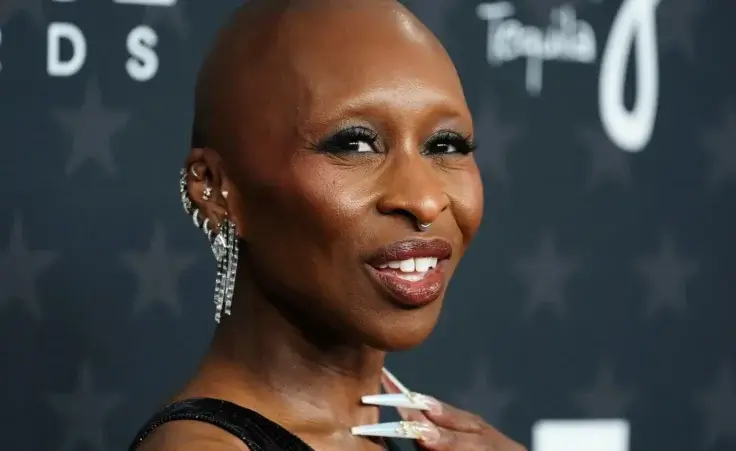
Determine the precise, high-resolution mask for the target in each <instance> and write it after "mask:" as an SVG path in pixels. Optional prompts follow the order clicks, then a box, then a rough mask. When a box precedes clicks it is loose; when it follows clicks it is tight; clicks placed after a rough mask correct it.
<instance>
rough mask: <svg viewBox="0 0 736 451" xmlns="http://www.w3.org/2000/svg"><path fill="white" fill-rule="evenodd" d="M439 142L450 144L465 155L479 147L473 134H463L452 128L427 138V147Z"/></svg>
mask: <svg viewBox="0 0 736 451" xmlns="http://www.w3.org/2000/svg"><path fill="white" fill-rule="evenodd" d="M437 144H450V145H452V146H453V147H455V148H456V149H457V153H460V154H463V155H467V154H469V153H472V152H474V151H475V149H476V148H477V147H478V146H477V144H476V143H475V140H473V136H472V135H461V134H460V133H457V132H454V131H452V130H442V131H439V132H437V133H435V134H434V135H432V137H431V138H429V140H427V144H426V145H425V147H426V148H430V147H432V146H434V145H437Z"/></svg>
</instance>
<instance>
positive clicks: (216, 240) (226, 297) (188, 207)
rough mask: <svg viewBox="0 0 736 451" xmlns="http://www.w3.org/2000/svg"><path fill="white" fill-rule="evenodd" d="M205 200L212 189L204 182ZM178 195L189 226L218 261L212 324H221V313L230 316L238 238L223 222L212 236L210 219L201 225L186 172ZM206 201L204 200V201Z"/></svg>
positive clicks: (180, 180) (233, 225)
mask: <svg viewBox="0 0 736 451" xmlns="http://www.w3.org/2000/svg"><path fill="white" fill-rule="evenodd" d="M204 192H205V196H203V197H206V198H207V199H209V198H210V196H211V193H212V188H211V187H210V186H207V180H206V179H205V191H204ZM179 193H180V195H181V202H182V206H183V207H184V211H185V212H187V214H189V215H191V216H192V222H193V223H194V225H195V226H196V227H197V228H200V229H202V231H203V232H204V233H205V235H206V236H207V240H208V241H209V242H210V247H211V248H212V253H213V254H214V255H215V260H216V261H217V275H216V277H215V321H216V322H217V323H219V322H220V318H221V316H222V313H223V311H224V313H225V314H226V315H230V310H231V306H232V303H233V293H234V291H235V273H236V272H237V269H238V251H239V243H238V237H237V236H236V235H235V224H233V222H232V221H230V220H228V219H223V220H222V222H220V224H219V225H218V226H216V227H217V229H218V230H217V233H215V232H214V231H213V229H212V227H210V220H209V218H205V219H204V221H201V218H200V217H199V209H197V208H194V206H193V203H192V200H191V199H190V198H189V194H188V191H187V171H186V169H182V170H181V172H180V179H179ZM207 199H205V200H207Z"/></svg>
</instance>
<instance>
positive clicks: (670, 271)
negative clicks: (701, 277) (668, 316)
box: [636, 234, 698, 316]
mask: <svg viewBox="0 0 736 451" xmlns="http://www.w3.org/2000/svg"><path fill="white" fill-rule="evenodd" d="M636 269H637V271H638V272H639V274H640V275H641V276H642V277H644V279H646V284H647V294H646V297H645V299H646V313H647V315H649V316H651V315H652V314H654V313H655V312H657V311H659V310H661V309H663V308H669V309H671V310H673V311H675V312H677V313H680V314H684V313H685V310H686V309H687V284H688V282H689V280H690V279H691V278H692V277H693V276H694V275H695V274H696V273H697V272H698V264H697V263H696V262H695V261H693V260H689V259H687V258H685V257H682V256H680V255H679V254H678V253H677V249H676V246H675V240H674V238H673V237H672V236H671V235H670V234H665V235H664V236H663V237H662V239H661V240H660V248H659V252H658V254H657V255H649V256H646V257H643V258H640V259H639V260H638V261H637V262H636Z"/></svg>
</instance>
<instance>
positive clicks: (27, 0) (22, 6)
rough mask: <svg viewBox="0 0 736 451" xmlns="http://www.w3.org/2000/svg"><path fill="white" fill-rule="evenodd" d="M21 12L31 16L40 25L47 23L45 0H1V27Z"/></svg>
mask: <svg viewBox="0 0 736 451" xmlns="http://www.w3.org/2000/svg"><path fill="white" fill-rule="evenodd" d="M20 13H26V14H28V15H29V16H31V18H32V19H33V21H34V22H35V23H36V25H38V26H43V25H44V24H45V23H46V19H45V18H44V13H43V0H3V1H2V2H0V27H4V26H5V25H6V24H8V23H9V22H10V21H11V20H12V19H13V18H14V17H15V16H16V15H18V14H20Z"/></svg>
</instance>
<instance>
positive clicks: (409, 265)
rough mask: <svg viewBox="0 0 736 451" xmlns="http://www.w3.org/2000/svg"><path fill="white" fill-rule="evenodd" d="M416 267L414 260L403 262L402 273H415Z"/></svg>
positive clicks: (400, 267) (400, 266)
mask: <svg viewBox="0 0 736 451" xmlns="http://www.w3.org/2000/svg"><path fill="white" fill-rule="evenodd" d="M415 267H416V265H415V264H414V259H413V258H410V259H409V260H401V265H399V269H400V270H401V272H414V268H415Z"/></svg>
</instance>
